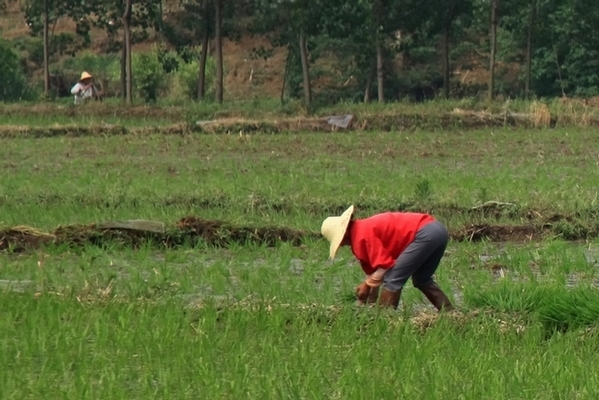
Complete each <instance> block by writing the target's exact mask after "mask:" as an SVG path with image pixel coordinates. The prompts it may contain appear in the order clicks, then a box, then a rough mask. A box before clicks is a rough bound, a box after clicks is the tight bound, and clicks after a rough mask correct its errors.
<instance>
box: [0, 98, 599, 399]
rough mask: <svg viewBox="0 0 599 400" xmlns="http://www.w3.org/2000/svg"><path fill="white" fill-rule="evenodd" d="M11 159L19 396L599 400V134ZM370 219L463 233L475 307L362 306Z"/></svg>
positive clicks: (3, 234) (248, 145) (7, 183)
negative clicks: (343, 241)
mask: <svg viewBox="0 0 599 400" xmlns="http://www.w3.org/2000/svg"><path fill="white" fill-rule="evenodd" d="M13 111H14V110H13ZM153 118H155V119H156V121H155V122H154V121H153ZM169 118H170V117H169V115H168V113H166V114H165V115H164V116H160V115H157V116H143V117H140V116H130V117H126V116H118V115H112V116H110V117H106V120H105V121H104V120H103V119H102V118H101V117H96V119H95V120H94V121H93V124H94V126H96V125H97V124H101V123H106V124H108V123H109V124H117V125H123V126H143V127H145V126H160V125H165V124H167V123H170V122H172V121H170V122H169V121H168V120H169ZM82 121H83V122H81V124H82V125H85V124H86V123H88V122H89V121H88V120H86V119H85V118H82ZM86 121H88V122H86ZM0 122H1V123H2V127H3V129H4V130H5V131H10V129H12V128H10V127H11V126H16V125H17V124H18V125H22V126H25V127H27V126H33V127H36V126H37V127H40V126H52V125H53V126H62V125H64V124H69V126H73V125H76V124H77V119H76V118H75V117H73V116H72V115H54V116H52V115H48V113H45V111H44V112H42V111H40V112H39V113H38V114H37V115H33V116H31V118H29V119H28V118H25V117H19V114H18V113H16V114H15V113H14V112H13V113H10V114H6V115H4V116H3V117H0ZM0 141H1V146H0V398H2V399H29V398H32V399H33V398H36V399H38V398H48V399H50V398H52V399H54V398H65V399H149V398H169V399H175V398H177V399H179V398H194V399H197V398H203V399H387V398H410V399H596V398H597V394H598V393H599V374H597V371H596V368H595V366H596V365H598V364H599V291H598V289H597V288H598V287H599V240H598V239H597V238H598V237H599V223H598V222H597V216H598V215H599V203H598V202H599V130H598V129H597V128H596V127H593V126H580V127H576V126H574V125H572V126H557V127H555V128H553V129H550V128H532V127H526V128H524V127H520V128H515V127H492V128H491V127H489V128H472V129H418V128H414V129H409V130H394V129H388V130H385V131H383V130H381V131H377V130H370V131H357V130H351V131H342V130H340V131H329V132H310V131H297V130H296V131H289V132H279V133H276V134H274V133H265V132H252V133H250V134H248V133H244V132H230V133H228V134H206V133H195V132H190V133H182V134H161V133H159V132H157V133H152V132H149V133H148V132H145V133H128V134H119V135H112V134H111V135H104V134H86V135H68V134H65V135H53V136H50V137H32V136H30V135H24V136H22V137H21V136H19V135H18V134H13V135H10V137H3V138H2V139H0ZM350 204H355V205H356V216H357V217H358V218H361V217H366V216H369V215H372V214H374V213H377V212H383V211H389V210H403V211H425V212H430V213H431V214H432V215H434V216H435V217H436V218H437V219H439V220H440V221H441V222H443V223H444V224H445V225H446V226H447V227H448V230H449V231H450V234H451V241H450V244H449V246H448V248H447V251H446V254H445V257H444V258H443V260H442V263H441V266H440V268H439V270H438V273H437V280H438V282H439V284H440V285H441V287H442V288H443V289H444V290H445V291H446V292H447V293H448V295H449V297H450V298H451V299H452V301H453V302H454V303H455V305H456V306H457V308H458V310H457V311H454V312H451V313H443V314H438V313H437V312H436V311H435V310H434V309H433V308H432V307H431V306H430V304H428V303H427V301H426V299H425V298H424V297H423V296H422V295H421V294H420V292H418V291H417V290H416V289H414V288H413V287H412V286H411V283H408V286H407V288H406V289H405V290H404V294H403V297H402V299H401V302H400V309H399V310H397V311H393V310H387V309H378V308H376V307H360V306H357V305H356V304H355V303H354V301H353V300H352V298H351V294H352V293H353V290H354V288H355V286H356V285H357V284H359V283H360V282H361V280H362V279H363V278H364V276H363V272H362V271H361V269H360V267H359V265H358V263H357V262H356V261H355V260H354V259H353V256H352V254H351V252H350V251H349V250H348V249H347V248H343V249H342V250H341V251H340V252H339V255H338V257H337V258H336V259H335V260H333V261H329V260H327V255H328V243H327V242H326V240H324V239H323V238H321V237H320V235H319V230H320V224H321V222H322V220H323V219H324V218H326V217H327V216H330V215H337V214H338V213H340V212H342V211H343V210H344V209H345V208H347V207H348V206H349V205H350ZM130 220H146V221H152V222H151V223H147V222H146V225H147V224H150V225H151V226H152V227H153V228H152V229H151V230H150V231H147V230H144V231H138V230H131V229H125V228H122V226H121V228H118V226H117V225H118V224H117V222H118V223H121V224H124V223H126V222H127V221H129V223H131V221H130ZM138 222H139V221H138ZM111 224H112V225H111ZM115 224H116V225H115ZM115 226H117V228H115ZM156 226H159V227H160V226H161V227H162V228H159V229H156Z"/></svg>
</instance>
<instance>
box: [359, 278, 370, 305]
mask: <svg viewBox="0 0 599 400" xmlns="http://www.w3.org/2000/svg"><path fill="white" fill-rule="evenodd" d="M370 291H371V287H370V286H368V285H367V284H366V282H362V283H360V284H359V285H358V286H357V287H356V297H357V298H358V303H360V304H365V303H366V302H368V298H369V297H370Z"/></svg>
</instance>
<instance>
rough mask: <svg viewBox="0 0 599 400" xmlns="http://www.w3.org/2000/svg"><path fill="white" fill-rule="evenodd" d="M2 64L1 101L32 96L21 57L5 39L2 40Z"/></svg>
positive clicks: (0, 59) (0, 76)
mask: <svg viewBox="0 0 599 400" xmlns="http://www.w3.org/2000/svg"><path fill="white" fill-rule="evenodd" d="M0 65H2V68H0V82H2V86H1V87H0V101H18V100H23V99H27V98H28V97H30V94H31V93H30V91H29V87H28V86H27V78H26V77H25V74H24V73H23V70H22V69H21V65H20V62H19V57H18V56H17V54H16V53H14V52H13V51H12V49H11V46H10V44H9V43H7V42H5V41H3V40H0Z"/></svg>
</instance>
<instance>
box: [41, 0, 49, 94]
mask: <svg viewBox="0 0 599 400" xmlns="http://www.w3.org/2000/svg"><path fill="white" fill-rule="evenodd" d="M49 2H50V0H44V17H43V18H44V28H43V30H44V33H43V41H44V95H45V96H46V97H47V96H48V95H49V94H50V61H49V59H50V50H49V48H48V47H49V40H48V25H49V20H50V16H49V13H50V4H49Z"/></svg>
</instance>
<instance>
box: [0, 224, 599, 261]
mask: <svg viewBox="0 0 599 400" xmlns="http://www.w3.org/2000/svg"><path fill="white" fill-rule="evenodd" d="M147 222H149V223H152V224H161V223H157V222H154V221H147ZM123 225H124V224H123V223H102V224H89V225H69V226H59V227H58V228H56V229H55V230H54V231H53V232H43V231H40V230H38V229H35V228H32V227H28V226H16V227H12V228H6V229H3V230H0V251H12V252H22V251H26V250H32V249H37V248H40V247H44V246H48V245H65V246H68V247H80V246H85V245H93V246H99V247H105V246H108V245H114V244H119V245H123V246H126V247H131V248H138V247H140V246H144V245H145V246H147V245H148V244H149V245H151V246H152V247H160V248H164V247H168V248H172V247H179V246H184V245H189V246H193V245H196V244H200V243H203V244H206V245H209V246H215V247H229V246H231V245H247V244H257V245H264V246H274V245H276V244H277V243H282V242H286V243H290V244H292V245H294V246H300V245H303V244H305V242H306V241H309V240H324V239H323V238H322V236H321V235H320V233H319V232H314V231H306V230H298V229H291V228H286V227H277V226H261V227H256V226H237V225H233V224H230V223H227V222H223V221H218V220H207V219H203V218H199V217H194V216H189V217H185V218H182V219H180V220H179V221H178V222H177V223H176V224H175V225H174V226H172V227H169V228H168V229H164V231H156V230H143V229H131V228H127V227H123ZM554 227H555V225H553V224H550V223H543V224H524V225H505V224H495V225H492V224H466V225H464V226H462V227H459V228H450V229H449V234H450V237H451V239H452V240H454V241H471V242H472V241H481V240H488V241H497V242H507V241H516V242H525V241H535V240H541V239H543V238H546V237H551V236H553V237H555V236H559V237H562V238H563V239H566V240H579V239H586V238H589V237H597V236H599V231H598V229H597V228H596V227H595V228H594V229H578V230H571V231H570V232H569V234H568V235H564V234H563V233H560V232H559V231H556V230H555V229H554Z"/></svg>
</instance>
